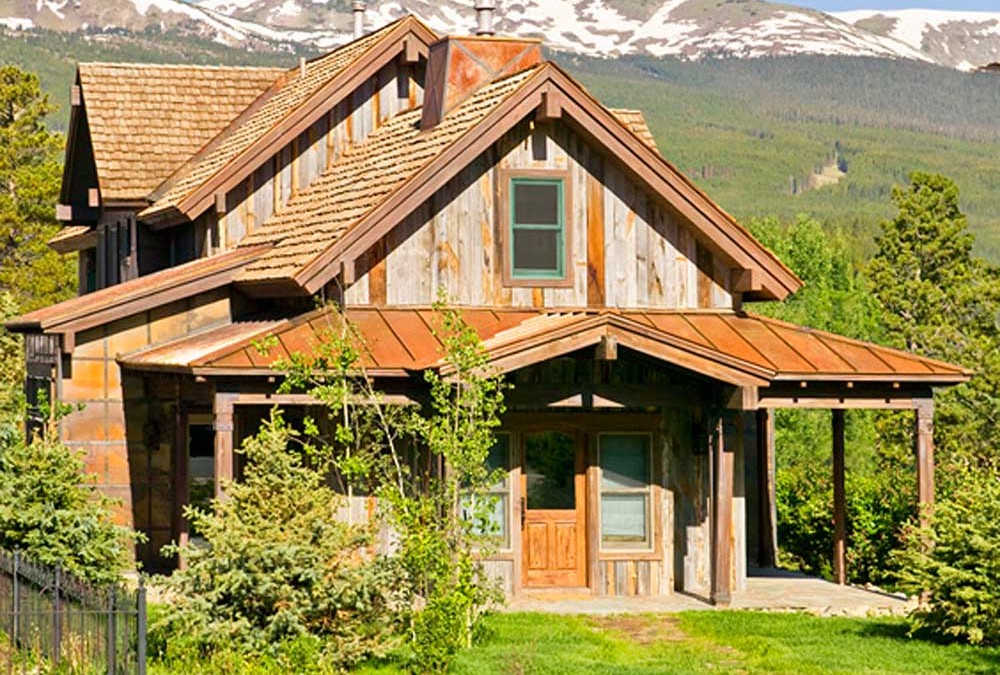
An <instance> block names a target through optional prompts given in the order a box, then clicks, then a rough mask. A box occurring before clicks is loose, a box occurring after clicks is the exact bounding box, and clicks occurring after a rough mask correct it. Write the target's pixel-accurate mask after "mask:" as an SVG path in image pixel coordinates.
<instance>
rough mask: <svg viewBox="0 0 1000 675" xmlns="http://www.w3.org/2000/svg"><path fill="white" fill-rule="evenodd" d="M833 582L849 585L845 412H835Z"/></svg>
mask: <svg viewBox="0 0 1000 675" xmlns="http://www.w3.org/2000/svg"><path fill="white" fill-rule="evenodd" d="M832 412H833V580H834V581H835V582H836V583H838V584H841V585H843V584H845V583H847V497H846V492H845V485H844V411H843V410H833V411H832Z"/></svg>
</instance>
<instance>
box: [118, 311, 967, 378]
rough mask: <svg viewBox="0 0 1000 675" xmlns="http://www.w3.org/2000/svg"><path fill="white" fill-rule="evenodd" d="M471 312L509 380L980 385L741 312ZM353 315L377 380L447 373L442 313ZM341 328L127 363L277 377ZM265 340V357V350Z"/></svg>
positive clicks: (335, 319)
mask: <svg viewBox="0 0 1000 675" xmlns="http://www.w3.org/2000/svg"><path fill="white" fill-rule="evenodd" d="M462 314H463V317H464V319H465V321H466V322H467V323H468V324H469V325H470V326H472V327H473V328H474V329H475V330H476V332H477V333H478V335H479V337H480V338H481V339H482V340H483V342H484V345H485V347H486V349H487V350H488V351H489V353H490V356H491V361H492V362H493V364H494V365H496V366H497V367H498V368H500V369H501V370H502V371H504V372H507V371H512V370H516V369H518V368H522V367H524V366H527V365H531V364H532V363H537V362H540V361H544V360H546V359H550V358H555V357H557V356H561V355H563V354H567V353H570V352H573V351H576V350H579V349H582V348H585V347H590V346H594V345H598V344H602V345H605V346H607V345H609V344H610V345H621V346H623V347H627V348H630V349H633V350H635V351H638V352H641V353H644V354H646V355H648V356H651V357H653V358H656V359H660V360H662V361H664V362H667V363H671V364H674V365H677V366H680V367H682V368H685V369H688V370H691V371H693V372H697V373H701V374H704V375H706V376H708V377H711V378H713V379H716V380H720V381H722V382H726V383H729V384H733V385H738V386H766V385H769V384H772V383H777V382H781V381H788V382H798V381H803V382H805V381H827V382H855V381H857V382H882V383H885V382H894V383H898V382H908V383H919V384H922V385H948V384H956V383H959V382H964V381H965V380H967V379H968V378H969V377H970V375H971V373H970V372H969V371H967V370H965V369H963V368H961V367H959V366H955V365H952V364H948V363H944V362H941V361H936V360H933V359H928V358H924V357H920V356H916V355H913V354H908V353H906V352H902V351H899V350H896V349H890V348H888V347H882V346H879V345H875V344H871V343H867V342H862V341H859V340H853V339H850V338H846V337H843V336H840V335H835V334H833V333H827V332H824V331H818V330H813V329H811V328H804V327H802V326H796V325H794V324H789V323H785V322H782V321H777V320H775V319H770V318H765V317H760V316H754V315H751V314H746V313H742V312H740V313H734V312H729V311H711V312H708V311H655V310H565V311H558V310H533V309H510V310H500V309H484V308H470V309H465V310H463V312H462ZM346 316H347V319H348V321H349V322H350V323H351V324H352V325H353V326H354V327H355V328H356V330H357V332H358V335H359V337H360V338H361V339H362V340H363V342H364V344H365V345H366V347H367V353H366V355H365V366H366V367H367V368H368V369H369V370H370V371H371V372H372V374H374V375H383V376H392V375H406V374H408V373H411V372H414V371H420V370H424V369H427V368H435V369H440V370H444V371H446V370H447V366H446V364H445V363H444V361H443V360H442V353H443V347H442V344H441V341H440V340H439V339H438V337H437V335H436V333H437V332H439V321H440V319H439V317H438V315H437V314H436V313H435V311H434V310H432V309H430V308H405V309H403V308H397V309H388V308H351V309H348V310H347V313H346ZM341 327H342V323H341V315H340V314H339V313H338V312H337V311H335V310H333V309H320V310H315V311H313V312H310V313H307V314H304V315H301V316H299V317H296V318H294V319H284V320H274V321H264V322H243V323H238V324H234V325H231V326H226V327H223V328H218V329H215V330H212V331H208V332H205V333H202V334H199V335H195V336H190V337H186V338H183V339H180V340H177V341H174V342H170V343H167V344H163V345H159V346H154V347H149V348H146V349H143V350H140V351H138V352H134V353H132V354H129V355H126V356H123V357H122V358H120V359H119V361H120V363H121V364H122V365H123V366H126V367H129V368H132V369H137V370H173V371H181V372H192V373H195V374H200V375H261V374H270V373H271V372H272V369H273V367H274V364H275V363H276V362H277V361H278V360H281V359H284V358H287V357H288V355H289V354H290V353H294V352H304V353H308V352H311V351H313V350H314V349H315V348H316V347H317V346H318V345H319V344H321V343H322V342H324V341H325V339H326V338H327V337H328V336H329V335H330V334H331V331H339V330H340V329H341ZM265 338H266V339H267V344H268V349H267V350H266V353H265V352H262V351H261V349H260V348H259V346H258V345H260V344H262V341H263V340H264V339H265Z"/></svg>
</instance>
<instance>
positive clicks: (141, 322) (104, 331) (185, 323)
mask: <svg viewBox="0 0 1000 675" xmlns="http://www.w3.org/2000/svg"><path fill="white" fill-rule="evenodd" d="M231 320H232V319H231V313H230V300H229V296H228V292H227V291H225V290H218V291H212V292H209V293H204V294H201V295H197V296H194V297H192V298H189V299H187V300H180V301H177V302H174V303H171V304H168V305H164V306H162V307H158V308H156V309H152V310H149V311H147V312H141V313H139V314H135V315H133V316H130V317H127V318H124V319H120V320H117V321H114V322H111V323H109V324H107V325H104V326H100V327H97V328H92V329H89V330H86V331H83V332H81V333H79V334H78V335H77V337H76V347H75V349H74V350H73V353H72V355H71V357H70V359H69V362H68V364H66V361H64V362H63V363H64V364H66V365H68V367H66V366H63V369H62V372H61V373H60V378H59V380H58V382H57V385H56V386H57V391H56V395H57V397H58V399H59V401H60V402H62V403H67V404H70V405H72V406H74V407H76V406H80V407H81V409H80V410H77V411H75V412H73V413H71V414H70V415H67V416H66V417H64V418H63V419H62V420H61V421H60V435H61V438H62V440H63V441H64V442H65V443H66V444H67V445H68V446H69V447H70V448H72V449H74V450H79V451H81V452H83V455H84V463H85V470H86V471H87V473H89V474H91V475H92V476H93V477H94V484H95V487H97V488H98V489H99V490H100V491H101V492H102V493H103V494H106V495H108V496H110V497H113V498H115V499H119V500H121V506H120V508H119V509H118V511H117V518H118V520H119V522H120V523H122V524H124V525H127V526H130V527H134V528H136V529H138V530H140V531H142V532H144V533H145V534H146V536H147V538H148V542H146V543H144V544H140V545H138V551H137V557H138V559H139V560H140V561H143V562H147V561H155V560H156V559H157V557H158V555H159V553H158V552H159V550H160V548H161V547H162V546H164V545H165V544H168V543H170V541H171V539H172V537H173V530H172V522H171V520H172V517H173V513H174V511H173V488H172V485H173V477H172V475H173V474H172V471H173V469H172V459H171V454H172V453H171V448H172V435H171V434H172V431H173V421H172V418H171V419H165V420H161V423H156V424H153V423H151V419H153V417H152V416H151V415H150V409H151V401H152V397H153V396H154V394H155V393H156V392H150V391H148V390H147V388H146V387H145V386H144V385H143V379H142V377H141V376H138V375H134V374H128V373H124V374H123V373H122V370H121V368H120V367H119V365H118V363H117V362H116V358H117V356H119V355H120V354H126V353H129V352H132V351H135V350H137V349H141V348H143V347H145V346H147V345H151V344H156V343H159V342H164V341H167V340H171V339H174V338H177V337H181V336H184V335H187V334H188V333H191V332H192V331H196V330H201V329H205V328H209V327H213V326H221V325H225V324H227V323H229V322H230V321H231ZM163 393H164V392H162V391H161V392H159V394H163Z"/></svg>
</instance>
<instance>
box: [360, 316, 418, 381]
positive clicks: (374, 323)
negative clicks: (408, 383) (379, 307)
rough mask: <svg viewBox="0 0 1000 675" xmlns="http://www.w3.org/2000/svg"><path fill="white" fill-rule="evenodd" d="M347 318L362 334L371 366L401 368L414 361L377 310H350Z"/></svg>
mask: <svg viewBox="0 0 1000 675" xmlns="http://www.w3.org/2000/svg"><path fill="white" fill-rule="evenodd" d="M348 318H349V319H350V321H351V322H353V323H354V325H355V326H357V328H358V331H359V332H360V333H361V335H363V336H364V342H365V346H366V347H367V348H368V352H369V355H370V357H371V364H370V365H372V366H376V367H380V368H402V367H407V365H412V364H413V363H414V361H413V356H412V355H411V354H410V353H409V352H407V351H406V347H405V346H404V345H403V343H402V342H400V341H399V339H398V338H397V337H396V336H395V335H394V334H393V332H392V331H391V330H389V327H388V325H387V324H386V322H385V319H383V318H382V316H381V315H380V314H379V313H378V312H377V311H374V310H373V311H368V312H357V313H355V312H350V313H349V314H348Z"/></svg>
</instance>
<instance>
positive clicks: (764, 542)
mask: <svg viewBox="0 0 1000 675" xmlns="http://www.w3.org/2000/svg"><path fill="white" fill-rule="evenodd" d="M757 458H758V459H757V495H758V496H757V503H758V505H759V508H758V511H757V517H758V519H759V525H758V528H757V534H758V538H757V551H758V554H757V564H758V565H760V566H761V567H774V566H775V565H777V562H778V524H777V523H778V518H777V506H776V502H775V486H774V411H773V410H767V409H761V410H758V411H757Z"/></svg>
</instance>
